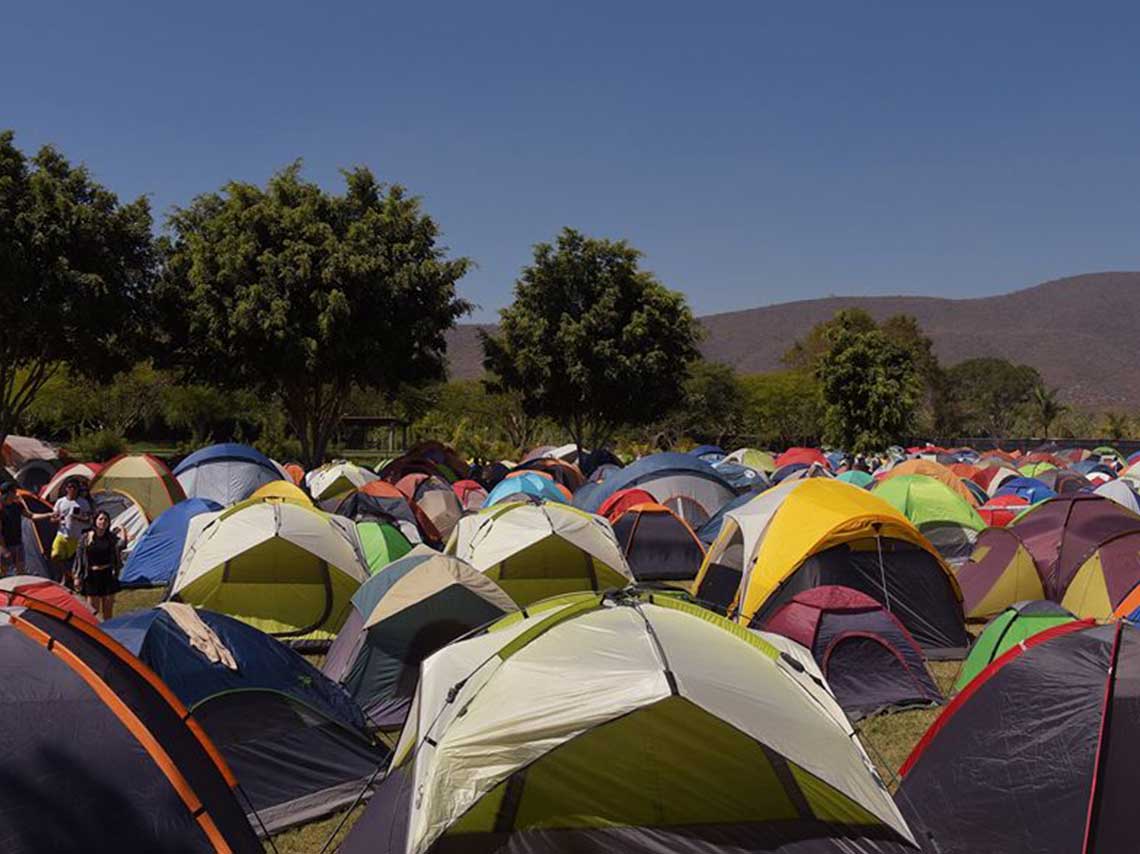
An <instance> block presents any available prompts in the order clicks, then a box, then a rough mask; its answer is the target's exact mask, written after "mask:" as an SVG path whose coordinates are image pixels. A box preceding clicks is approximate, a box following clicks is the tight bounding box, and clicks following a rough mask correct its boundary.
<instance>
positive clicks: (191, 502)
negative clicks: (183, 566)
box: [119, 498, 222, 587]
mask: <svg viewBox="0 0 1140 854" xmlns="http://www.w3.org/2000/svg"><path fill="white" fill-rule="evenodd" d="M221 509H222V506H221V505H220V504H218V503H217V502H215V501H211V500H209V499H208V498H188V499H187V500H185V501H180V502H178V503H177V504H175V505H174V506H173V507H171V508H170V509H168V510H165V511H163V512H162V513H161V514H160V515H159V517H158V518H157V519H155V520H154V522H153V523H151V524H150V525H149V526H148V527H147V528H146V530H145V531H144V532H143V533H142V535H141V536H140V537H139V539H138V542H136V543H134V544H133V545H134V547H133V548H132V549H131V552H130V554H129V555H128V556H127V560H126V562H125V563H124V564H123V571H122V574H121V575H120V576H119V582H120V583H121V584H122V585H123V586H124V587H161V586H163V585H165V584H169V583H170V579H172V578H173V577H174V573H176V572H177V571H178V563H179V561H180V560H181V559H182V550H183V549H184V548H185V547H186V533H187V531H188V530H189V528H190V520H191V519H193V518H194V517H195V516H198V515H200V514H202V513H216V512H218V511H219V510H221Z"/></svg>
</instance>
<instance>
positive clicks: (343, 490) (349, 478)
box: [305, 460, 380, 510]
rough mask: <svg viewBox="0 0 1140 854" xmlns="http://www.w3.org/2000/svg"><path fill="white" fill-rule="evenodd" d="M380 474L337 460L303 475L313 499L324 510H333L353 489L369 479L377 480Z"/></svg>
mask: <svg viewBox="0 0 1140 854" xmlns="http://www.w3.org/2000/svg"><path fill="white" fill-rule="evenodd" d="M379 479H380V475H378V474H376V473H375V472H371V471H369V470H368V469H366V468H364V467H363V466H358V465H357V464H356V463H350V462H347V461H345V460H337V461H335V462H331V463H327V464H325V465H323V466H321V467H320V468H318V469H313V471H311V472H309V473H308V474H307V475H305V485H306V486H307V487H308V488H309V494H310V495H312V496H313V501H315V502H316V503H317V504H319V505H321V507H323V508H324V509H325V510H333V509H335V508H336V506H337V504H339V503H340V501H341V499H342V498H344V496H346V495H347V494H348V493H350V492H351V491H352V490H354V489H359V488H360V487H362V486H364V484H366V483H368V482H369V481H373V480H379Z"/></svg>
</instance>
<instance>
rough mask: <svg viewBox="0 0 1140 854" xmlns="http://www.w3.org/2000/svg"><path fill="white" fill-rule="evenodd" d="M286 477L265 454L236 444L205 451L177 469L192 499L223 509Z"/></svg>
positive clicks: (198, 451) (201, 450)
mask: <svg viewBox="0 0 1140 854" xmlns="http://www.w3.org/2000/svg"><path fill="white" fill-rule="evenodd" d="M286 476H287V475H286V473H285V471H284V470H283V469H282V468H281V467H280V466H278V465H277V464H276V463H275V462H273V460H271V459H269V457H267V456H265V454H263V453H261V451H258V450H256V449H254V448H251V447H249V446H248V445H239V444H237V443H236V442H226V443H224V444H220V445H210V446H209V447H206V448H201V449H200V450H197V451H195V452H194V453H192V454H191V455H190V456H188V457H187V458H186V459H184V460H183V461H182V462H180V463H179V464H178V465H177V466H176V467H175V469H174V477H175V478H177V479H178V483H179V484H180V485H181V486H182V490H183V491H184V492H185V493H186V496H187V497H188V498H207V499H209V500H210V501H213V502H215V503H217V504H220V505H222V506H223V507H228V506H229V505H231V504H237V503H238V502H239V501H244V500H245V499H247V498H249V497H250V496H251V495H252V494H253V493H254V491H255V490H257V488H258V487H261V486H264V485H265V484H267V483H271V482H272V481H275V480H281V479H282V478H284V477H286Z"/></svg>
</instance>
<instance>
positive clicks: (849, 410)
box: [816, 326, 922, 452]
mask: <svg viewBox="0 0 1140 854" xmlns="http://www.w3.org/2000/svg"><path fill="white" fill-rule="evenodd" d="M827 343H828V349H827V351H826V352H825V353H824V354H823V356H822V357H821V358H820V360H819V363H818V365H817V367H816V376H817V378H818V379H819V382H820V385H821V386H822V389H823V399H824V404H825V410H824V437H825V438H826V439H827V441H829V442H832V443H834V444H836V445H839V446H840V447H843V448H846V449H848V450H851V451H856V452H867V451H875V450H881V449H883V448H885V447H887V446H888V445H890V444H892V443H893V442H897V441H898V440H899V439H902V438H903V437H904V436H906V435H907V433H908V432H909V431H910V430H912V429H913V427H914V422H915V415H916V413H917V410H918V406H919V403H920V400H921V395H922V382H921V379H920V377H919V373H918V368H917V367H916V365H915V356H914V353H913V351H912V350H911V349H909V348H908V347H906V346H903V345H901V344H899V343H897V342H896V341H892V340H891V339H890V338H888V337H887V335H886V334H885V333H884V332H882V331H881V330H879V329H871V330H867V331H858V330H856V329H852V328H849V327H844V326H838V327H835V328H833V329H832V330H830V331H829V333H828V336H827Z"/></svg>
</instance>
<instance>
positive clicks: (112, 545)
mask: <svg viewBox="0 0 1140 854" xmlns="http://www.w3.org/2000/svg"><path fill="white" fill-rule="evenodd" d="M126 547H127V535H126V533H125V532H124V531H123V529H122V528H114V529H112V528H111V516H110V514H109V513H108V512H107V511H106V510H100V511H99V512H98V513H96V514H95V523H94V525H92V527H91V528H90V529H89V530H87V531H84V532H83V534H82V536H80V538H79V545H78V548H77V549H76V553H75V567H74V569H73V570H72V572H73V574H74V576H75V579H76V581H77V582H78V585H79V592H80V593H81V594H83V595H84V596H86V597H87V603H88V605H90V606H91V610H92V611H94V612H95V613H96V614H98V615H99V616H100V617H102V618H103V619H104V620H109V619H111V618H112V617H113V616H114V615H115V594H116V593H118V592H119V572H120V571H121V570H122V568H123V549H125V548H126Z"/></svg>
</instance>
